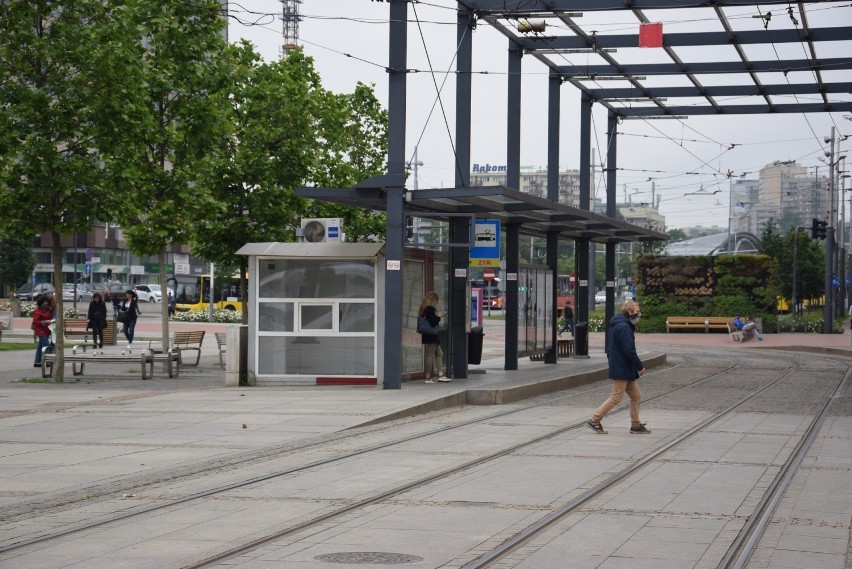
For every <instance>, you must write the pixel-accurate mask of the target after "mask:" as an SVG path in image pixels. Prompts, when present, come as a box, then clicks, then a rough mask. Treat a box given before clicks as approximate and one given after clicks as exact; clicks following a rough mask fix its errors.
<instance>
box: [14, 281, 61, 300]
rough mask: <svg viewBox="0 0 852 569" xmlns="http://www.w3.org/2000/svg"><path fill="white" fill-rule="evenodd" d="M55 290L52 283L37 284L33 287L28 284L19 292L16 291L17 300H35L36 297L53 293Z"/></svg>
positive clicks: (19, 289)
mask: <svg viewBox="0 0 852 569" xmlns="http://www.w3.org/2000/svg"><path fill="white" fill-rule="evenodd" d="M54 290H55V289H54V288H53V285H52V284H50V283H36V284H35V286H33V285H32V284H31V283H27V284H25V285H23V286H21V287H20V288H18V290H16V291H15V293H14V294H15V298H17V299H18V300H33V299H34V298H35V297H37V296H39V295H42V294H47V293H49V292H53V291H54Z"/></svg>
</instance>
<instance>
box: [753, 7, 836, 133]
mask: <svg viewBox="0 0 852 569" xmlns="http://www.w3.org/2000/svg"><path fill="white" fill-rule="evenodd" d="M755 8H757V7H755ZM758 14H760V10H759V9H758ZM799 15H800V16H801V17H802V21H806V19H807V17H806V16H805V11H804V6H802V5H801V4H800V5H799ZM791 16H792V14H791ZM768 24H769V22H767V26H766V28H765V31H766V35H767V36H769V45H771V46H772V51H773V53H775V59H777V60H778V61H779V62H781V56H780V55H778V47H777V46H776V45H775V42H774V41H772V32H770V31H769V26H768ZM793 27H794V28H795V29H796V32H797V35H798V36H799V45H800V46H802V51H803V52H804V54H805V57H809V56H808V50H807V49H805V46H804V45H803V40H802V33H801V30H800V29H799V25H798V22H796V21H795V20H794V26H793ZM813 55H814V58H816V54H815V53H814V54H813ZM810 71H811V74H812V75H813V76H814V82H815V83H816V84H817V85H819V84H821V83H822V81H821V80H820V78H819V76H818V75H817V74H816V72H815V71H814V70H813V69H811V70H810ZM784 80H785V81H787V84H788V85H790V77H789V74H788V73H784ZM793 98H794V99H795V100H796V102H797V103H799V104H801V102H800V101H799V96H798V95H796V94H795V93H793ZM828 116H829V118H830V119H831V122H832V123H834V117H832V116H831V113H828ZM802 118H804V119H805V123H807V125H808V128H809V129H810V131H811V134H812V135H813V137H814V140H816V141H817V142H818V143H819V145H820V147H822V143H820V140H821V139H820V137H819V136H817V133H816V131H815V130H814V126H813V125H812V124H811V121H810V120H809V119H808V115H807V113H802ZM834 124H835V126H836V124H837V123H834Z"/></svg>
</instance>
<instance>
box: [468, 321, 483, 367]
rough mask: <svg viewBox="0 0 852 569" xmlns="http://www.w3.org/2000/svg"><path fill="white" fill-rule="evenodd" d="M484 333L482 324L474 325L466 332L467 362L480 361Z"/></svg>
mask: <svg viewBox="0 0 852 569" xmlns="http://www.w3.org/2000/svg"><path fill="white" fill-rule="evenodd" d="M484 339H485V334H484V333H483V332H482V326H474V327H473V328H471V329H470V332H468V333H467V363H469V364H479V363H480V362H481V361H482V341H483V340H484Z"/></svg>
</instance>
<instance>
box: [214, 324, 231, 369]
mask: <svg viewBox="0 0 852 569" xmlns="http://www.w3.org/2000/svg"><path fill="white" fill-rule="evenodd" d="M214 336H216V346H218V348H219V365H220V366H222V367H225V360H224V359H223V357H224V355H225V354H226V353H227V351H228V335H227V334H226V333H225V332H215V333H214Z"/></svg>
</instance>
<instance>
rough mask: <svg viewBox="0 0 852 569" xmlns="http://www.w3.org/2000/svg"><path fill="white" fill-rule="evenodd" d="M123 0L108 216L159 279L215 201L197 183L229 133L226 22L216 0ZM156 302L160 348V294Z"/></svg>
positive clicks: (165, 315)
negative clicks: (127, 27)
mask: <svg viewBox="0 0 852 569" xmlns="http://www.w3.org/2000/svg"><path fill="white" fill-rule="evenodd" d="M125 5H126V11H125V12H126V17H128V18H129V19H130V20H131V21H132V22H134V23H135V26H136V30H137V33H136V35H135V36H134V37H131V38H130V41H131V42H132V43H133V44H134V45H135V46H136V51H135V54H134V58H133V60H132V68H133V74H132V78H133V81H134V84H133V85H132V90H129V91H128V92H127V93H126V98H125V100H124V105H125V107H126V109H127V111H126V112H127V114H128V117H129V118H128V121H127V123H126V124H125V125H124V129H123V130H122V131H121V132H117V133H115V134H116V141H115V145H114V146H113V147H112V148H111V149H110V158H111V159H112V160H111V164H112V169H111V171H110V174H111V176H110V178H111V181H112V182H113V185H114V188H115V191H116V192H118V193H120V195H121V196H122V206H121V207H120V208H118V209H117V210H116V212H115V217H116V218H117V220H118V222H119V223H120V224H121V227H122V230H123V232H124V235H125V238H126V240H127V244H128V247H129V248H130V249H131V250H132V251H134V252H136V253H138V254H141V255H156V256H157V259H158V262H159V267H160V282H161V283H163V284H165V283H166V252H167V251H168V249H169V248H170V247H171V246H172V244H175V243H185V242H188V240H189V236H190V229H191V227H192V225H193V224H195V223H196V222H197V221H198V220H200V219H203V218H204V216H206V215H209V214H210V212H211V211H215V210H216V208H217V207H218V205H217V204H216V202H215V201H213V200H212V199H211V198H210V196H209V192H208V188H207V187H205V186H204V185H203V184H202V183H200V182H201V181H202V180H203V179H204V178H205V172H206V170H207V169H208V168H209V166H210V164H211V159H212V157H213V150H214V149H215V148H217V147H218V146H219V142H218V141H219V139H221V138H222V137H224V136H225V135H226V132H227V130H226V125H227V121H226V117H225V108H226V106H225V94H226V90H225V85H226V84H227V80H228V78H229V77H230V74H229V70H228V65H227V59H226V58H224V57H222V52H223V50H224V49H225V47H226V46H225V41H224V39H223V37H222V31H223V29H224V26H225V21H224V20H223V19H222V18H221V16H220V15H219V1H218V0H194V1H193V2H149V1H147V0H132V1H127V2H125ZM160 308H161V311H162V323H163V325H162V343H163V349H166V348H167V347H168V338H169V321H168V306H167V303H165V302H163V303H162V304H161V307H160Z"/></svg>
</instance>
